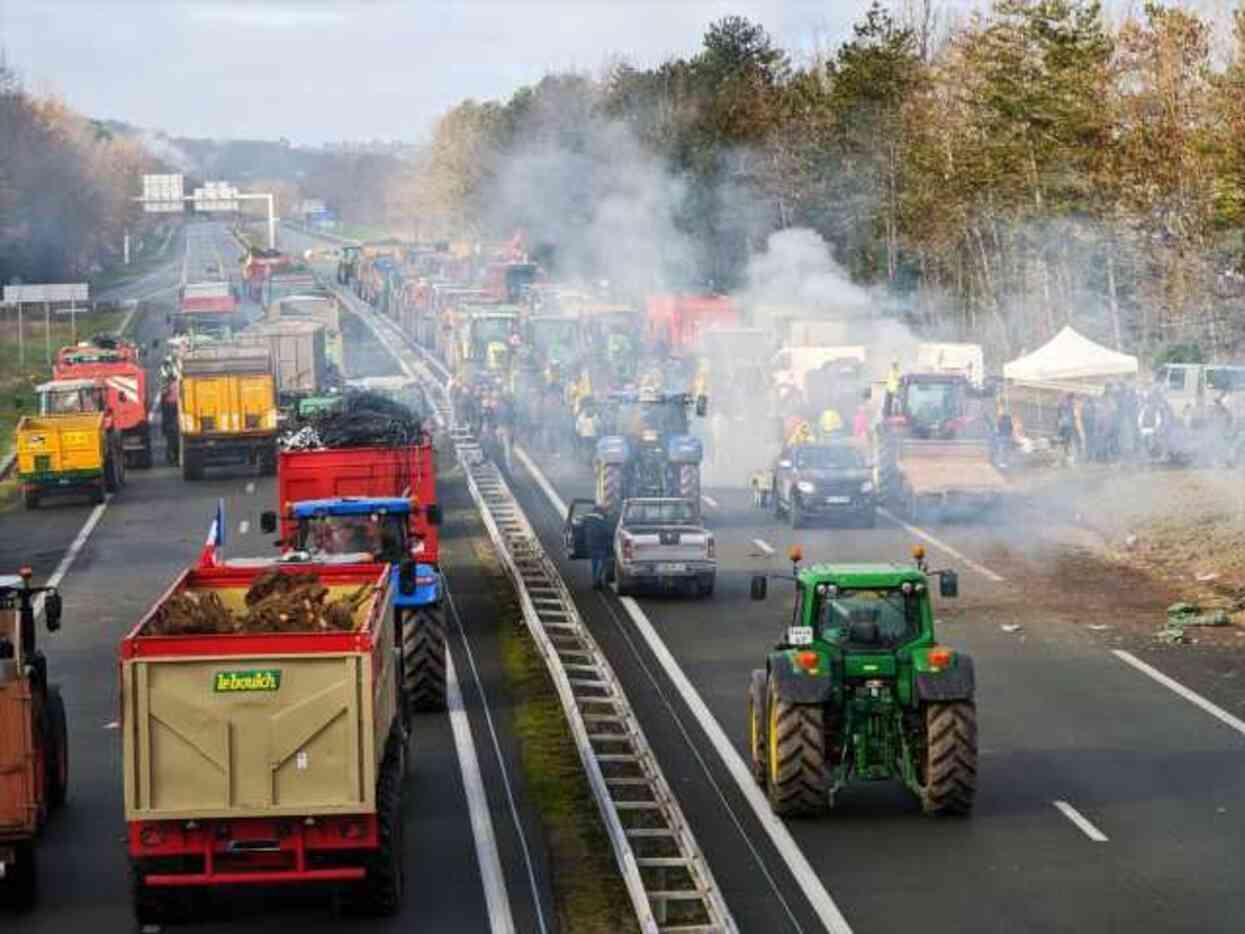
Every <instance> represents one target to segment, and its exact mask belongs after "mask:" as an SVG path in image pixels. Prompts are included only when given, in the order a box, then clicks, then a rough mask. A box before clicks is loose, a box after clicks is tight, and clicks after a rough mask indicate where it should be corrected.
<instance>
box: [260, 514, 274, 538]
mask: <svg viewBox="0 0 1245 934" xmlns="http://www.w3.org/2000/svg"><path fill="white" fill-rule="evenodd" d="M259 530H260V531H261V532H263V533H264V534H265V535H271V534H272V533H273V532H275V531H276V530H277V514H276V513H275V512H273V511H272V510H268V512H265V513H261V514H260V517H259Z"/></svg>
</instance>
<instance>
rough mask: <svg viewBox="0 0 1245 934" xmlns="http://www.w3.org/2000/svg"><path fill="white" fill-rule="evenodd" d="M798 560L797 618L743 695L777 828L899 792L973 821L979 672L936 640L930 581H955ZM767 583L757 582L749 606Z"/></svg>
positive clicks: (950, 591)
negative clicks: (854, 795)
mask: <svg viewBox="0 0 1245 934" xmlns="http://www.w3.org/2000/svg"><path fill="white" fill-rule="evenodd" d="M914 554H915V555H916V563H915V565H898V564H851V565H825V564H816V565H812V566H809V567H806V568H800V566H799V561H800V560H801V557H802V556H801V555H800V553H799V549H798V547H795V548H793V549H792V553H791V559H792V561H793V563H794V574H793V576H792V577H791V580H793V581H794V583H795V609H794V612H793V614H792V616H791V620H790V623H789V625H787V626H786V628H785V629H784V631H783V635H782V637H781V639H780V641H779V642H778V644H777V645H776V646H775V647H774V650H773V651H772V652H770V654H769V657H768V658H767V659H766V664H765V668H764V669H757V670H755V671H753V672H752V678H751V681H750V683H749V685H748V731H749V733H748V735H749V744H750V746H751V753H752V773H753V776H754V777H755V779H756V781H757V783H758V784H760V785H761V786H762V787H764V788H765V789H766V791H767V793H768V797H769V803H770V808H771V809H772V810H773V811H774V813H775V814H777V815H779V816H782V817H794V816H802V815H810V814H817V813H821V812H823V811H826V810H828V809H829V808H831V807H833V806H834V802H835V796H836V795H837V794H838V792H839V791H840V790H841V789H842V788H844V787H845V786H846V785H848V784H849V783H852V782H867V781H899V782H901V783H902V784H903V785H904V786H905V787H907V788H908V790H909V791H911V792H912V794H913V795H915V796H916V798H917V799H918V800H919V801H920V802H921V805H922V807H923V808H924V810H925V811H926V813H929V814H967V813H969V812H970V811H971V810H972V807H973V796H974V793H975V791H976V786H977V715H976V707H975V705H974V699H973V694H974V680H973V661H972V659H971V658H970V657H969V656H968V655H966V654H964V653H963V652H959V651H956V650H954V649H951V648H947V647H946V646H943V645H940V644H939V643H938V642H937V640H936V639H935V637H934V616H933V611H932V608H931V605H930V584H929V580H930V578H931V577H934V576H937V577H938V578H939V589H940V592H941V595H942V596H943V597H955V596H957V595H958V591H959V579H958V577H957V576H956V574H955V572H953V571H938V572H930V571H929V570H928V568H927V567H926V564H925V555H924V552H923V551H922V550H921V549H920V548H919V547H918V548H917V549H914ZM767 586H768V582H767V578H765V577H754V578H753V581H752V597H753V599H756V600H763V599H764V598H765V596H766V590H767Z"/></svg>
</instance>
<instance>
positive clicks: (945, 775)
mask: <svg viewBox="0 0 1245 934" xmlns="http://www.w3.org/2000/svg"><path fill="white" fill-rule="evenodd" d="M921 776H922V779H923V780H924V782H925V787H924V789H923V790H922V792H921V806H922V807H923V808H924V809H925V813H926V814H968V813H969V812H970V811H972V809H973V798H974V796H975V795H976V793H977V708H976V707H975V706H974V705H973V703H972V702H971V701H956V702H953V703H947V704H927V705H926V707H925V750H924V753H923V761H922V762H921Z"/></svg>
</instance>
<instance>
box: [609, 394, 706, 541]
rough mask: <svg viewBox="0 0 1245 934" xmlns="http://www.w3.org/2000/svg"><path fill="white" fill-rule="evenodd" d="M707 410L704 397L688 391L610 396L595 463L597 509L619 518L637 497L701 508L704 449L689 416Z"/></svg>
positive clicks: (700, 413)
mask: <svg viewBox="0 0 1245 934" xmlns="http://www.w3.org/2000/svg"><path fill="white" fill-rule="evenodd" d="M707 408H708V400H707V399H706V398H705V397H704V396H693V395H692V394H691V393H686V392H657V391H641V392H616V393H611V394H610V395H609V396H608V397H607V400H606V403H605V411H604V420H605V431H606V433H605V434H604V435H603V436H602V437H601V438H600V440H598V441H597V450H596V457H595V458H594V463H595V469H596V481H597V490H596V500H597V506H598V507H599V508H600V509H601V510H602V511H603V512H604V513H605V514H606V515H608V516H616V515H618V514H619V512H620V510H621V509H622V503H623V500H625V499H630V498H632V497H635V496H677V497H681V498H683V499H687V500H691V502H693V503H695V504H697V505H699V503H700V462H701V459H702V457H703V455H704V450H703V447H702V445H701V443H700V439H699V438H697V437H695V436H694V435H692V434H691V431H690V428H689V419H688V412H689V410H693V409H694V411H695V412H696V414H697V415H698V416H701V417H703V416H704V414H705V412H706V410H707Z"/></svg>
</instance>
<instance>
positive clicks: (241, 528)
mask: <svg viewBox="0 0 1245 934" xmlns="http://www.w3.org/2000/svg"><path fill="white" fill-rule="evenodd" d="M249 531H251V523H249V522H247V521H246V520H245V519H243V520H242V521H241V522H239V523H238V534H239V535H245V534H246V533H247V532H249Z"/></svg>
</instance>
